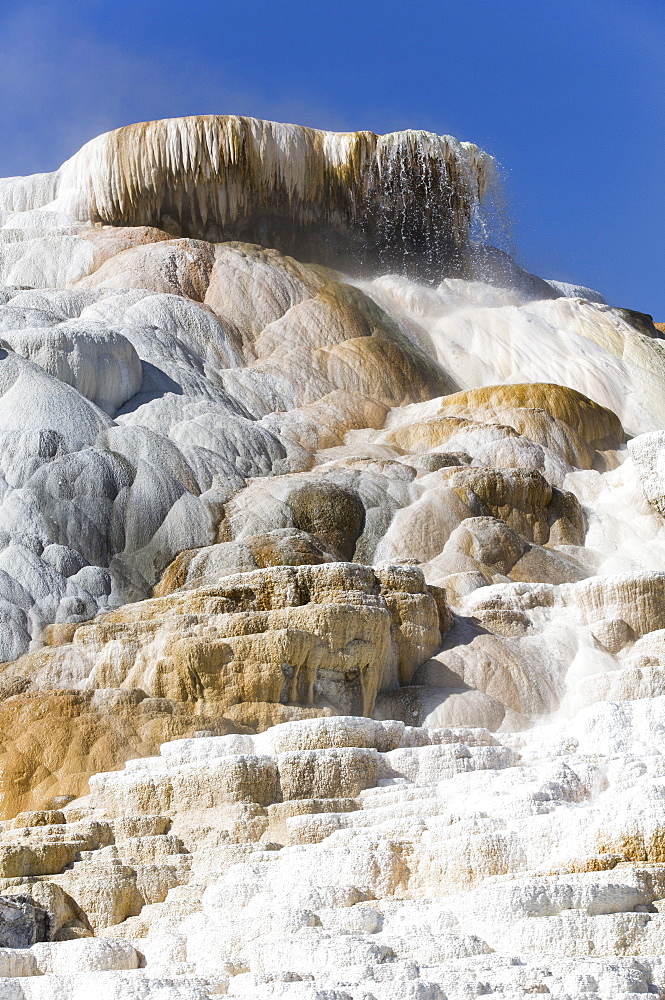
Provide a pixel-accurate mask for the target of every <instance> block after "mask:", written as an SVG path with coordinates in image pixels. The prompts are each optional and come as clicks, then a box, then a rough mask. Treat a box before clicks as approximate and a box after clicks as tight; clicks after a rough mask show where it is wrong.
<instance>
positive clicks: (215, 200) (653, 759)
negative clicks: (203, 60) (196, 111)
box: [0, 116, 665, 1000]
mask: <svg viewBox="0 0 665 1000" xmlns="http://www.w3.org/2000/svg"><path fill="white" fill-rule="evenodd" d="M493 171H494V165H493V161H492V160H491V158H490V157H489V156H487V155H486V154H485V153H483V152H482V151H481V150H479V149H478V148H477V147H475V146H473V145H471V144H469V143H460V142H457V141H456V140H454V139H452V138H451V137H446V136H444V137H439V136H434V135H430V134H429V133H423V132H401V133H394V134H393V135H389V136H375V135H373V134H372V133H354V134H339V135H338V134H334V133H325V132H319V131H317V130H314V129H305V128H300V127H298V126H294V125H288V126H287V125H278V124H275V123H271V122H260V121H256V120H254V119H242V118H237V117H221V116H220V117H216V116H208V117H205V118H196V119H173V120H170V121H166V122H151V123H148V124H143V125H134V126H129V127H127V128H125V129H120V130H118V131H116V132H112V133H109V134H107V135H105V136H100V137H99V138H97V139H95V140H93V141H92V142H90V143H88V144H87V145H86V146H85V147H84V148H83V149H82V150H80V151H79V152H78V153H76V154H75V155H74V156H73V157H72V158H71V159H70V160H69V161H67V163H65V164H64V165H63V166H62V167H61V168H60V170H58V171H56V172H55V173H53V174H44V175H37V176H33V177H26V178H9V179H6V180H3V181H0V282H1V283H2V284H1V286H0V443H1V447H0V660H1V661H2V665H1V667H0V690H1V694H2V701H1V702H0V821H1V823H0V826H1V829H0V998H2V1000H82V998H85V1000H87V998H89V997H94V998H96V1000H118V998H121V997H122V1000H151V998H154V1000H205V998H208V997H213V996H218V995H224V994H226V995H229V996H232V997H237V998H239V1000H240V998H245V1000H250V998H251V1000H255V998H256V1000H264V998H265V1000H268V998H270V1000H468V998H472V997H479V996H497V997H505V998H510V1000H513V998H517V997H526V996H530V995H532V994H536V993H540V994H549V995H550V996H552V997H556V998H557V1000H574V998H578V997H584V998H587V1000H615V998H628V997H632V996H642V995H644V994H651V995H655V996H663V997H665V521H664V520H663V517H664V516H665V347H664V346H663V345H664V344H665V341H664V340H663V333H662V329H661V328H659V327H658V326H656V325H654V324H653V323H652V322H651V318H650V317H647V316H645V315H643V314H640V313H634V312H631V311H629V310H626V309H621V308H617V307H615V306H613V305H608V304H607V303H605V302H604V301H603V300H602V298H601V297H600V296H599V295H598V294H597V293H595V292H593V291H592V290H590V289H586V288H581V287H577V286H565V285H560V284H557V283H556V282H548V281H546V280H545V279H543V278H539V277H536V276H534V275H531V274H529V273H528V272H526V271H524V270H522V269H521V268H520V267H518V266H517V265H516V264H515V263H514V262H513V261H512V260H511V259H510V258H509V257H507V256H506V255H505V254H501V253H500V252H498V251H496V250H493V249H492V248H491V247H485V246H480V245H478V244H473V243H472V242H471V241H470V235H469V234H470V226H471V223H472V220H473V217H474V213H476V212H477V211H479V208H480V205H481V202H482V198H483V196H484V195H485V193H486V190H487V188H488V186H489V185H490V184H491V183H492V175H493ZM657 318H658V317H657Z"/></svg>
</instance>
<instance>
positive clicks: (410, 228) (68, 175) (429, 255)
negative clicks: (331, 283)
mask: <svg viewBox="0 0 665 1000" xmlns="http://www.w3.org/2000/svg"><path fill="white" fill-rule="evenodd" d="M494 166H495V164H494V160H493V159H492V157H491V156H489V155H488V154H487V153H485V152H483V151H482V150H481V149H479V147H478V146H475V145H473V144H472V143H468V142H459V141H458V140H457V139H454V138H453V137H452V136H445V135H444V136H438V135H435V134H434V133H432V132H424V131H416V130H408V131H404V132H391V133H389V134H388V135H383V136H379V135H375V134H374V133H373V132H325V131H321V130H319V129H313V128H306V127H303V126H299V125H283V124H278V123H276V122H268V121H260V120H258V119H256V118H243V117H239V116H237V115H202V116H197V117H190V118H171V119H166V120H162V121H154V122H145V123H140V124H136V125H129V126H126V127H124V128H119V129H116V130H115V131H113V132H107V133H105V134H104V135H100V136H98V137H97V138H95V139H92V140H91V141H90V142H88V143H86V144H85V146H83V147H82V148H81V149H80V150H79V151H78V152H77V153H76V154H75V155H74V156H72V157H71V158H70V159H69V160H67V161H66V162H65V163H64V164H63V165H62V166H61V167H60V169H59V170H57V171H55V172H54V173H52V174H36V175H33V176H31V177H21V178H8V179H6V180H4V181H0V209H1V210H5V211H12V212H17V211H18V212H23V211H30V210H33V209H44V208H48V209H50V210H52V211H55V212H58V213H62V214H64V215H65V216H68V217H70V218H72V219H74V220H77V221H79V222H91V223H93V224H102V225H114V226H154V227H157V228H159V229H163V230H166V231H167V232H169V233H171V234H172V235H174V236H188V237H194V238H197V239H205V240H209V241H213V242H220V241H226V240H242V241H246V242H252V243H259V244H261V245H262V246H271V247H275V248H276V249H278V250H281V251H282V252H284V253H289V254H294V255H295V256H297V257H299V258H301V259H303V258H304V259H306V260H316V261H317V262H319V263H327V264H333V265H342V264H344V265H346V266H349V264H351V265H355V266H356V267H361V268H362V266H363V265H370V266H376V265H377V264H381V265H382V266H383V267H384V269H385V268H393V267H399V269H400V270H402V269H404V268H405V267H406V268H407V269H411V270H415V271H420V272H422V271H423V270H427V268H432V269H436V270H437V271H438V272H439V273H440V272H441V270H442V269H443V270H448V269H450V267H451V265H452V263H453V262H454V260H455V259H456V258H457V257H458V256H459V254H460V253H462V252H463V250H464V247H465V245H466V244H467V242H468V238H469V228H470V224H471V220H472V217H473V213H474V210H475V209H476V208H477V206H478V205H479V203H480V201H481V199H482V198H483V196H484V194H485V193H486V191H487V189H488V187H489V185H490V183H491V179H492V176H493V173H494ZM409 265H411V266H410V267H409Z"/></svg>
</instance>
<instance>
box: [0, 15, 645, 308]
mask: <svg viewBox="0 0 665 1000" xmlns="http://www.w3.org/2000/svg"><path fill="white" fill-rule="evenodd" d="M0 38H2V60H1V61H0V127H1V128H2V143H0V176H7V175H10V174H17V173H30V172H33V171H38V170H51V169H53V168H54V167H56V166H58V165H59V163H60V162H61V161H62V160H64V159H66V158H67V157H68V156H70V155H71V154H72V153H73V152H75V150H76V149H77V148H78V147H79V146H81V145H82V144H83V143H84V142H85V141H86V140H87V139H90V138H92V137H93V136H94V135H96V134H98V133H99V132H102V131H106V130H107V129H110V128H115V127H117V126H119V125H124V124H128V123H129V122H133V121H143V120H147V119H153V118H164V117H173V116H177V115H188V114H228V113H231V114H246V115H254V116H256V117H260V118H272V119H275V120H278V121H296V122H298V123H301V124H306V125H314V126H318V127H320V128H330V129H372V130H373V131H376V132H387V131H393V130H395V129H402V128H424V129H429V130H431V131H435V132H439V133H450V134H452V135H455V136H457V137H458V138H459V139H468V140H471V141H474V142H477V143H478V144H480V145H482V146H483V147H484V148H485V149H488V150H489V151H490V152H491V153H493V154H494V155H495V156H496V157H497V158H498V159H499V160H500V161H501V163H502V164H503V167H504V170H505V178H506V195H507V201H508V211H509V214H510V216H511V217H512V219H513V223H514V225H513V241H514V246H515V249H516V251H517V256H518V259H519V260H520V262H521V263H522V264H523V265H524V266H526V267H528V268H530V269H532V270H535V271H536V272H538V273H539V274H542V275H543V276H546V277H550V278H558V279H560V280H569V281H576V282H579V283H582V284H588V285H591V286H593V287H595V288H598V289H599V290H600V291H602V292H603V293H604V294H605V295H606V296H607V298H608V299H609V300H610V301H611V302H613V303H615V304H617V305H623V306H627V307H630V308H634V309H640V310H642V311H645V312H650V313H652V314H653V315H654V317H655V318H656V319H657V320H663V321H665V267H664V266H663V257H664V254H663V239H664V236H665V3H664V2H663V0H411V2H410V3H407V2H403V0H381V2H377V0H328V2H327V3H325V4H323V3H318V4H317V3H316V2H313V0H307V2H306V0H280V2H275V0H190V2H189V3H188V4H185V3H183V2H182V0H178V2H175V0H133V2H127V0H114V2H108V0H85V2H83V0H48V2H45V0H30V2H21V0H13V2H12V3H11V4H10V3H8V2H7V0H6V2H5V3H4V4H3V5H2V8H1V9H0Z"/></svg>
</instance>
